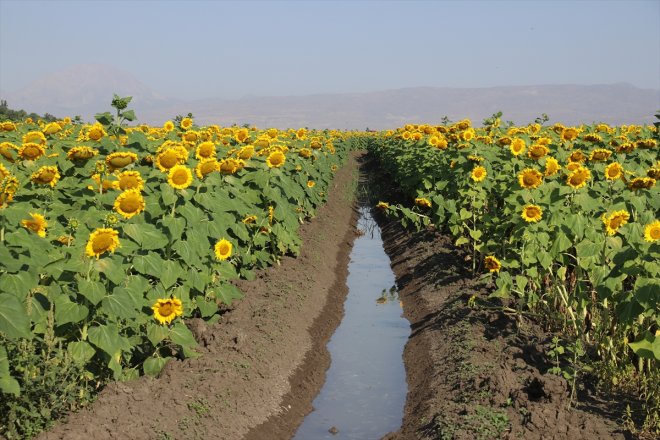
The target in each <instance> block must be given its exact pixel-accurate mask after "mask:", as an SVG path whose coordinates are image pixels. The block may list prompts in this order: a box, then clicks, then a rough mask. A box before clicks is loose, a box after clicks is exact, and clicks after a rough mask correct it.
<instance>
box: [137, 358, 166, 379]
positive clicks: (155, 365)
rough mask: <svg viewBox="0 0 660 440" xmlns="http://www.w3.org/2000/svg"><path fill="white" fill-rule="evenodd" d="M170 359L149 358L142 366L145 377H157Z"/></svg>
mask: <svg viewBox="0 0 660 440" xmlns="http://www.w3.org/2000/svg"><path fill="white" fill-rule="evenodd" d="M170 359H172V358H171V357H164V358H163V357H150V358H149V359H147V360H145V361H144V364H142V369H143V370H144V374H146V375H147V376H158V374H159V373H160V371H161V370H162V369H163V367H164V366H165V364H166V363H167V362H168V361H169V360H170Z"/></svg>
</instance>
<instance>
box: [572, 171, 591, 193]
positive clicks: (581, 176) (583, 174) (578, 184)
mask: <svg viewBox="0 0 660 440" xmlns="http://www.w3.org/2000/svg"><path fill="white" fill-rule="evenodd" d="M590 178H591V172H590V171H589V170H588V169H587V168H585V167H582V166H581V167H578V168H577V169H576V170H575V171H573V172H572V173H571V174H569V175H568V176H567V177H566V183H567V184H568V185H569V186H570V187H571V188H573V189H579V188H582V187H583V186H585V185H586V184H587V181H588V180H589V179H590Z"/></svg>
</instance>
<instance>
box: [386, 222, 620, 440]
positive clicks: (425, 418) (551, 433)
mask: <svg viewBox="0 0 660 440" xmlns="http://www.w3.org/2000/svg"><path fill="white" fill-rule="evenodd" d="M377 219H378V220H379V223H380V224H381V229H382V236H383V239H384V243H385V250H386V252H387V253H388V255H389V256H390V258H391V263H392V268H393V270H394V273H395V274H396V277H397V286H398V290H399V296H400V298H401V300H402V301H403V307H404V313H405V316H406V318H407V319H408V320H410V322H411V327H412V334H411V336H410V339H409V341H408V344H407V345H406V348H405V352H404V360H405V365H406V373H407V380H408V386H409V390H408V397H407V401H406V407H405V415H404V420H403V425H402V427H401V429H400V430H399V431H398V432H396V433H391V434H389V435H388V436H386V437H385V439H387V440H404V439H406V440H407V439H454V440H461V439H518V438H520V439H526V440H532V439H539V440H540V439H585V440H586V439H589V440H591V439H594V440H595V439H600V440H602V439H624V438H626V434H625V432H624V431H623V429H622V428H621V427H620V426H619V425H617V423H616V416H615V414H617V412H616V411H613V410H612V407H613V405H615V403H614V402H610V403H603V402H601V403H600V404H598V405H596V404H595V403H594V402H595V401H596V399H591V400H590V403H589V404H586V403H578V405H577V407H569V395H570V394H569V385H568V383H567V381H566V380H565V379H564V378H562V377H560V376H557V375H553V374H549V373H547V370H548V368H549V367H550V365H548V364H547V361H546V359H547V357H546V355H545V353H547V351H548V350H549V344H550V342H551V338H552V335H550V334H548V333H547V332H545V331H544V330H543V329H542V328H541V327H540V326H538V325H536V324H535V323H534V322H532V321H529V320H521V319H520V318H519V317H518V318H513V317H511V316H509V315H506V314H504V313H503V312H502V311H493V310H484V309H479V308H475V309H473V308H470V307H468V306H467V303H468V300H469V299H470V298H471V297H472V296H473V295H475V294H478V295H480V296H484V295H485V293H486V292H487V289H486V288H485V286H484V285H483V284H479V283H478V282H477V281H475V279H474V277H472V276H471V274H470V272H469V271H468V270H467V269H466V262H465V256H464V255H463V254H462V253H461V251H460V250H459V249H456V248H454V246H453V245H452V242H451V240H450V239H449V238H448V237H446V236H443V235H441V234H439V233H438V232H437V231H435V230H432V229H429V230H426V231H422V232H411V231H407V230H404V229H403V228H402V227H401V226H400V225H398V224H397V223H395V222H388V221H387V220H385V219H384V218H383V217H382V216H378V217H377ZM618 415H619V416H620V413H619V414H618Z"/></svg>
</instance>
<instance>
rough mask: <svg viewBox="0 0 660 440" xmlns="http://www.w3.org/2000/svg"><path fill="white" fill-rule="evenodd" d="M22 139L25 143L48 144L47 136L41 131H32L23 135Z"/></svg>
mask: <svg viewBox="0 0 660 440" xmlns="http://www.w3.org/2000/svg"><path fill="white" fill-rule="evenodd" d="M22 141H23V143H24V144H29V143H35V144H39V145H46V136H44V134H43V133H42V132H40V131H30V132H28V133H26V134H25V135H23V138H22Z"/></svg>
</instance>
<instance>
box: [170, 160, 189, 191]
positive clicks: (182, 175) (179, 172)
mask: <svg viewBox="0 0 660 440" xmlns="http://www.w3.org/2000/svg"><path fill="white" fill-rule="evenodd" d="M192 181H193V177H192V171H190V168H188V167H187V166H185V165H174V166H173V167H172V168H171V169H170V172H169V174H168V175H167V183H169V184H170V186H172V187H173V188H176V189H186V188H188V187H189V186H190V184H191V183H192Z"/></svg>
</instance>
